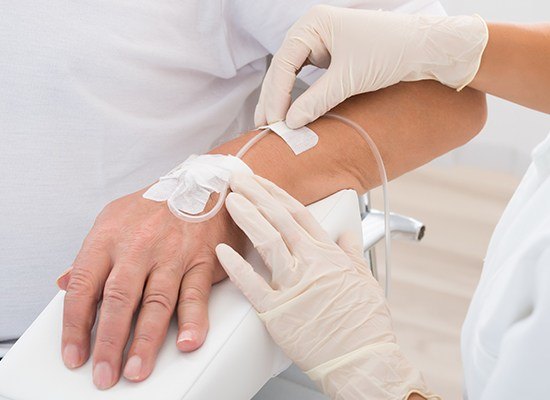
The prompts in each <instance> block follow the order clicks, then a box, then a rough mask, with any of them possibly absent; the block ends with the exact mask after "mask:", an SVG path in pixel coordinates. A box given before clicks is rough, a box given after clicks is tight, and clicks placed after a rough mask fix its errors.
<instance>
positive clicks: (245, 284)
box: [216, 243, 273, 312]
mask: <svg viewBox="0 0 550 400" xmlns="http://www.w3.org/2000/svg"><path fill="white" fill-rule="evenodd" d="M216 254H217V255H218V259H219V260H220V263H221V265H222V266H223V268H224V269H225V272H227V275H228V276H229V279H231V282H233V283H234V284H235V286H237V287H238V288H239V290H240V291H241V292H242V293H243V294H244V295H245V297H246V298H247V299H248V300H249V301H250V303H252V305H253V306H254V308H255V309H256V311H258V312H265V311H267V309H268V308H267V307H268V304H266V301H267V300H268V299H269V297H270V295H271V294H272V293H273V290H272V289H271V287H270V286H269V285H268V284H267V282H266V281H265V280H264V279H263V278H262V277H261V276H260V275H259V274H257V273H256V272H255V271H254V269H253V268H252V266H251V265H250V264H249V263H247V262H246V261H245V259H244V258H242V257H241V255H240V254H239V253H237V252H236V251H235V250H233V248H231V247H230V246H228V245H226V244H223V243H222V244H219V245H218V246H217V247H216Z"/></svg>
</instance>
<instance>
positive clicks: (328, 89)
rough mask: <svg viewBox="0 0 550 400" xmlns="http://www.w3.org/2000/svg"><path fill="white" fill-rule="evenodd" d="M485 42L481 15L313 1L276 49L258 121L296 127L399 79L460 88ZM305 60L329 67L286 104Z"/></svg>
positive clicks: (476, 63)
mask: <svg viewBox="0 0 550 400" xmlns="http://www.w3.org/2000/svg"><path fill="white" fill-rule="evenodd" d="M487 40H488V30H487V26H486V24H485V21H483V19H482V18H481V17H479V16H459V17H441V16H428V15H408V14H400V13H393V12H386V11H370V10H357V9H346V8H338V7H331V6H326V5H318V6H315V7H313V8H312V9H311V10H310V11H309V12H308V13H307V14H306V15H305V16H303V17H302V18H301V19H300V20H298V21H297V22H296V23H295V24H294V25H293V26H292V28H290V30H289V31H288V33H287V35H286V38H285V40H284V42H283V44H282V46H281V48H280V49H279V51H277V53H276V54H275V55H274V57H273V60H272V62H271V66H270V68H269V70H268V71H267V74H266V77H265V80H264V83H263V86H262V92H261V95H260V100H259V102H258V105H257V107H256V115H255V123H256V125H257V126H260V125H265V124H270V123H273V122H277V121H280V120H285V119H286V124H287V125H288V126H289V127H290V128H292V129H296V128H299V127H301V126H303V125H305V124H307V123H309V122H311V121H313V120H315V119H317V118H318V117H320V116H321V115H323V114H325V113H326V112H327V111H329V110H330V109H332V108H333V107H335V106H336V105H338V104H339V103H341V102H342V101H344V100H345V99H347V98H348V97H351V96H353V95H356V94H359V93H365V92H371V91H375V90H378V89H381V88H384V87H387V86H391V85H394V84H396V83H398V82H400V81H418V80H423V79H435V80H438V81H439V82H441V83H443V84H444V85H447V86H450V87H453V88H456V89H458V90H460V89H462V88H463V87H464V86H466V85H468V84H469V83H470V82H471V81H472V80H473V78H474V77H475V75H476V73H477V71H478V69H479V64H480V62H481V56H482V54H483V51H484V49H485V46H486V44H487ZM305 63H311V64H313V65H315V66H317V67H320V68H328V70H327V71H326V73H325V74H324V75H323V76H322V77H321V78H320V79H319V80H318V81H317V82H315V83H314V84H313V85H312V86H311V87H310V88H309V89H308V90H306V91H305V93H304V94H302V95H301V96H300V97H299V98H298V99H296V101H294V103H293V104H292V105H290V102H291V97H290V93H291V90H292V87H293V86H294V82H295V80H296V73H297V71H299V70H300V68H301V67H302V66H303V65H304V64H305ZM289 107H290V108H289ZM287 111H288V113H287Z"/></svg>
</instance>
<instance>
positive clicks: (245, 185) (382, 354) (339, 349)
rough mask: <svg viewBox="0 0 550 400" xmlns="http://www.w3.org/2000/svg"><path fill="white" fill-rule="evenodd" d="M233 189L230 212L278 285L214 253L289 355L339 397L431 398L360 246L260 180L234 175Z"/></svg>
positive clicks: (238, 260) (232, 256) (225, 249)
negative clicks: (399, 340) (331, 233)
mask: <svg viewBox="0 0 550 400" xmlns="http://www.w3.org/2000/svg"><path fill="white" fill-rule="evenodd" d="M231 189H232V190H233V193H230V194H229V195H228V197H227V200H226V206H227V210H228V211H229V213H230V214H231V216H232V218H233V219H234V221H235V222H236V223H237V225H238V226H239V227H240V228H241V229H242V230H243V231H244V232H245V234H246V235H248V237H249V238H250V240H251V241H252V243H253V245H254V247H255V248H256V249H257V250H258V252H259V253H260V255H261V256H262V258H263V260H264V261H265V264H266V265H267V266H268V268H270V270H271V272H272V279H271V282H270V283H267V282H266V281H265V280H264V279H263V278H262V277H261V276H260V275H259V274H257V273H256V272H255V271H254V270H253V269H252V267H251V266H250V264H248V263H247V262H246V261H245V260H244V259H243V258H242V257H241V256H240V255H239V254H238V253H237V252H235V251H234V250H233V249H232V248H231V247H229V246H227V245H225V244H220V245H218V246H217V247H216V253H217V255H218V259H219V260H220V263H221V264H222V266H223V267H224V269H225V270H226V271H227V274H228V275H229V277H230V279H231V280H232V281H233V282H234V284H235V285H236V286H237V287H238V288H239V289H240V290H241V291H242V292H243V293H244V295H245V296H246V297H247V298H248V299H249V300H250V302H251V303H252V304H253V306H254V307H255V309H256V310H257V312H258V315H259V317H260V318H261V319H262V320H263V321H264V322H265V325H266V327H267V330H268V331H269V333H270V334H271V336H272V337H273V339H274V340H275V342H276V343H277V344H278V345H279V346H280V347H281V348H282V349H283V351H284V352H285V353H286V354H287V356H288V357H289V358H291V359H292V360H293V361H294V362H295V363H296V364H297V365H298V366H299V367H300V368H301V369H302V370H304V371H305V372H306V373H307V374H308V375H309V377H310V378H311V379H312V380H313V381H315V382H317V384H318V385H320V387H321V388H322V390H323V392H324V393H326V394H328V395H329V396H331V397H332V398H337V399H345V400H351V399H353V400H355V399H357V400H359V399H361V400H364V399H367V398H368V399H406V398H408V396H409V395H410V394H411V393H419V394H421V395H423V396H424V397H426V398H433V397H430V395H429V394H428V391H427V388H426V386H425V384H424V381H423V379H422V376H421V374H420V372H419V371H418V370H417V369H415V368H414V367H412V366H411V365H410V364H409V362H408V361H407V360H406V359H405V357H404V356H403V355H402V353H401V351H400V350H399V347H398V346H397V344H396V339H395V335H394V332H393V329H392V321H391V317H390V314H389V310H388V306H387V303H386V300H385V298H384V294H383V291H382V289H381V288H380V286H379V284H378V282H376V280H375V279H374V278H373V277H372V275H371V273H370V270H369V268H368V265H367V264H366V262H365V260H364V258H363V254H362V244H361V243H360V242H359V241H357V240H356V239H355V237H354V236H353V235H344V236H343V237H342V238H341V240H340V241H339V245H337V244H336V243H334V242H333V241H332V240H330V238H329V237H328V234H327V233H326V232H325V231H324V230H323V229H322V228H321V226H320V225H319V224H318V223H317V221H316V220H315V219H314V218H313V216H312V215H311V214H310V213H309V211H308V210H307V209H306V208H305V207H304V206H303V205H302V204H300V203H299V202H298V201H297V200H295V199H294V198H292V197H291V196H290V195H288V194H287V193H286V192H284V191H283V190H282V189H280V188H279V187H277V186H276V185H274V184H273V183H271V182H269V181H267V180H265V179H263V178H260V177H257V176H256V177H252V176H248V177H247V176H235V177H234V178H233V179H232V182H231Z"/></svg>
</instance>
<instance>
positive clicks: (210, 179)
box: [143, 154, 252, 214]
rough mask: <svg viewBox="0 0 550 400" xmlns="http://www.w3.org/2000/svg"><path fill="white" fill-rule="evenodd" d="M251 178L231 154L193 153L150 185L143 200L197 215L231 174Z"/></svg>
mask: <svg viewBox="0 0 550 400" xmlns="http://www.w3.org/2000/svg"><path fill="white" fill-rule="evenodd" d="M236 172H237V173H245V174H250V175H252V170H251V169H250V168H249V167H248V165H246V164H245V162H244V161H243V160H241V159H240V158H237V157H234V156H231V155H221V154H204V155H201V156H198V155H196V154H193V155H191V156H189V158H187V160H185V161H184V162H183V163H181V164H180V165H178V166H177V167H176V168H174V169H173V170H172V171H170V172H169V173H168V174H167V175H165V176H163V177H161V178H160V179H159V181H158V182H157V183H155V184H154V185H153V186H151V187H150V188H149V189H148V190H147V191H146V192H145V193H144V194H143V197H144V198H146V199H148V200H154V201H167V202H168V203H169V204H170V205H172V206H173V207H174V208H177V209H178V210H180V211H183V212H185V213H187V214H199V213H201V212H203V211H204V209H205V207H206V203H207V202H208V199H209V198H210V195H211V194H212V193H213V192H216V193H220V192H221V191H222V190H224V189H225V188H226V187H227V185H228V184H229V179H230V178H231V175H232V174H233V173H236Z"/></svg>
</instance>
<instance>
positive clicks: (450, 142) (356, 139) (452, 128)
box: [212, 81, 486, 204]
mask: <svg viewBox="0 0 550 400" xmlns="http://www.w3.org/2000/svg"><path fill="white" fill-rule="evenodd" d="M333 111H334V112H335V113H337V114H340V115H343V116H346V117H348V118H350V119H352V120H353V121H355V122H357V123H359V124H360V125H361V126H362V127H363V128H365V129H366V130H367V132H368V133H369V135H370V136H371V137H372V139H373V140H374V141H375V143H376V144H377V147H378V149H379V151H380V153H381V154H382V158H383V159H384V164H385V166H386V169H387V172H388V177H389V178H390V179H391V178H395V177H397V176H399V175H401V174H403V173H405V172H407V171H410V170H412V169H414V168H417V167H419V166H421V165H423V164H425V163H426V162H428V161H430V160H432V159H433V158H435V157H437V156H439V155H441V154H443V153H445V152H447V151H449V150H451V149H453V148H455V147H458V146H460V145H462V144H464V143H466V142H467V141H468V140H470V139H471V138H472V137H473V136H475V135H476V134H477V133H478V132H479V130H480V129H481V128H482V126H483V124H484V121H485V111H486V110H485V99H484V96H483V95H482V94H481V93H479V92H476V91H474V90H471V89H465V90H463V91H462V92H460V93H457V92H456V91H454V90H452V89H449V88H446V87H444V86H442V85H440V84H438V83H435V82H431V81H423V82H415V83H401V84H399V85H395V86H392V87H390V88H387V89H384V90H381V91H378V92H375V93H369V94H363V95H359V96H355V97H352V98H350V99H348V100H346V101H345V102H344V103H342V104H340V105H339V106H338V107H336V108H335V109H334V110H333ZM309 127H310V128H311V129H313V130H314V131H315V132H316V133H317V134H318V135H319V143H318V144H317V146H315V147H314V148H313V149H311V150H308V151H306V152H304V153H302V154H300V155H299V156H295V155H294V154H293V153H292V151H291V149H290V148H289V147H288V146H287V144H286V143H284V142H283V140H282V139H280V138H279V137H278V136H276V135H274V134H272V135H268V136H267V137H265V138H264V139H262V140H261V141H260V142H258V143H257V144H256V145H255V146H254V147H252V149H250V150H249V152H248V153H247V154H246V155H245V157H244V160H245V161H246V163H247V164H248V165H249V166H250V167H251V168H252V170H253V171H254V172H255V173H256V174H258V175H261V176H264V177H266V178H268V179H270V180H272V181H273V182H275V183H276V184H278V185H279V186H281V187H283V188H284V189H285V190H287V191H288V192H289V193H290V194H292V195H293V196H295V197H296V198H297V199H298V200H300V201H301V202H303V203H304V204H309V203H312V202H314V201H317V200H319V199H321V198H323V197H326V196H328V195H330V194H332V193H334V192H336V191H338V190H340V189H343V188H352V189H355V190H357V191H358V192H360V193H364V192H365V191H367V190H368V189H370V188H373V187H375V186H377V185H379V184H380V177H379V175H378V169H377V166H376V162H375V160H374V157H373V155H372V153H371V151H370V149H369V147H368V145H367V143H366V142H365V141H364V139H363V138H362V137H361V136H360V135H359V134H358V133H356V132H355V131H354V130H353V129H351V128H349V127H348V126H346V125H344V124H343V123H341V122H339V121H336V120H332V119H328V118H321V119H319V120H317V121H315V122H313V123H312V124H310V125H309ZM255 134H256V131H254V132H250V133H247V134H245V135H243V136H242V137H239V138H237V139H235V140H233V141H231V142H228V143H225V144H224V145H222V146H220V147H218V148H216V149H214V150H213V151H212V153H224V154H235V153H236V152H237V151H238V150H239V149H240V148H241V147H242V145H243V144H244V143H245V142H246V141H247V140H248V139H249V138H250V137H252V135H255Z"/></svg>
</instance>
